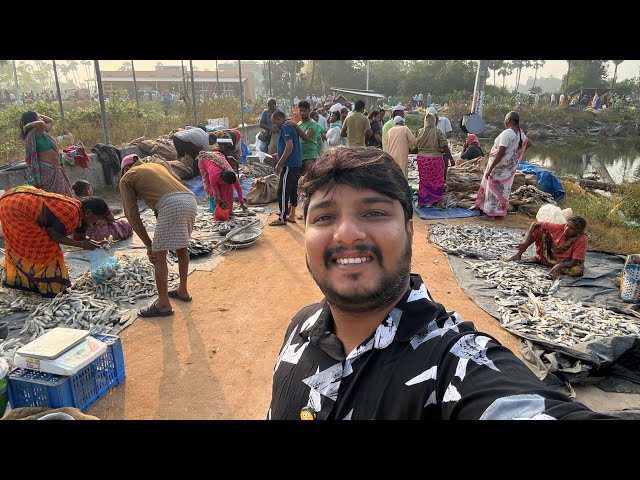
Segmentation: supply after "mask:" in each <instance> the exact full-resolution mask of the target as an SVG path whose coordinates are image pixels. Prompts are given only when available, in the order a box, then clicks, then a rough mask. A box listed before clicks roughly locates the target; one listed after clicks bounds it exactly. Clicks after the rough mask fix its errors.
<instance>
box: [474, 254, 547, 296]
mask: <svg viewBox="0 0 640 480" xmlns="http://www.w3.org/2000/svg"><path fill="white" fill-rule="evenodd" d="M466 263H467V265H469V266H470V267H471V269H472V270H474V271H475V272H476V276H477V277H480V278H484V279H485V280H486V281H487V283H489V284H490V285H493V286H495V287H496V288H497V289H498V291H499V292H501V293H504V294H505V295H527V292H528V291H530V292H532V293H534V294H535V295H552V294H554V293H555V292H556V291H557V290H558V288H559V286H560V279H559V278H557V279H555V280H552V279H551V278H549V269H548V268H545V267H542V266H537V265H523V264H521V263H517V262H501V261H496V260H488V261H480V262H466Z"/></svg>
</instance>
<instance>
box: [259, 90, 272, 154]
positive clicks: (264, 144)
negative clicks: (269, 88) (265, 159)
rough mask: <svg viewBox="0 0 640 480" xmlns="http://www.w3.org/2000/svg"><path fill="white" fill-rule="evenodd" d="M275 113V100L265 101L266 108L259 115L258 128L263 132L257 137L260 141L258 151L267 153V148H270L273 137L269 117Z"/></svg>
mask: <svg viewBox="0 0 640 480" xmlns="http://www.w3.org/2000/svg"><path fill="white" fill-rule="evenodd" d="M275 111H276V99H275V98H270V99H269V100H267V108H265V109H264V110H263V111H262V115H260V128H262V129H263V130H262V131H261V132H260V135H258V140H259V141H260V151H262V152H264V153H269V147H270V146H271V145H270V144H271V139H272V136H273V130H274V128H273V122H272V121H271V115H273V112H275Z"/></svg>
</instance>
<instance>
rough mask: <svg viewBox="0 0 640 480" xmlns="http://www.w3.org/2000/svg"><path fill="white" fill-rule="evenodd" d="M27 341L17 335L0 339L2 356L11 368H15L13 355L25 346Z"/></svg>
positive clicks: (0, 355) (0, 353) (0, 354)
mask: <svg viewBox="0 0 640 480" xmlns="http://www.w3.org/2000/svg"><path fill="white" fill-rule="evenodd" d="M25 343H28V342H25ZM25 343H23V342H22V341H21V340H20V339H19V338H17V337H14V338H10V339H8V340H0V357H2V358H4V359H5V360H6V361H7V363H8V364H9V368H10V369H11V368H13V357H14V356H15V354H16V350H18V349H19V348H20V347H22V346H24V345H25Z"/></svg>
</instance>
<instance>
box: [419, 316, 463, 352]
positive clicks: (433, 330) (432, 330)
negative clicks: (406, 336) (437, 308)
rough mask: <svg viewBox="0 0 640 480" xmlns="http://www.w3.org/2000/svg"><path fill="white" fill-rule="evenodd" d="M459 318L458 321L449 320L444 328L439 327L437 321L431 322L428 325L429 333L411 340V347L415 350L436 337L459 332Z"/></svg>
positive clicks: (454, 319)
mask: <svg viewBox="0 0 640 480" xmlns="http://www.w3.org/2000/svg"><path fill="white" fill-rule="evenodd" d="M459 318H460V317H457V319H456V318H451V317H449V318H447V319H446V320H445V322H444V325H443V326H442V328H439V327H438V322H437V321H436V320H432V321H431V322H429V325H427V333H422V334H420V335H416V336H414V337H413V338H412V339H411V346H412V347H413V349H414V350H415V349H416V348H418V347H419V346H420V345H422V344H423V343H424V342H426V341H427V340H431V339H432V338H434V337H441V336H443V335H444V334H445V333H447V332H448V331H449V330H453V331H454V332H458V331H459V330H458V325H457V324H458V323H460V322H459Z"/></svg>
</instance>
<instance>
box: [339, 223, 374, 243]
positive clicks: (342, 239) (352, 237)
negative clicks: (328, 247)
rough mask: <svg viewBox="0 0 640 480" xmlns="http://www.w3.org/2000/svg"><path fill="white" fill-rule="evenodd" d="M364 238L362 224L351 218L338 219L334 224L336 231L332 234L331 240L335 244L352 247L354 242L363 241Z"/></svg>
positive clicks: (364, 232)
mask: <svg viewBox="0 0 640 480" xmlns="http://www.w3.org/2000/svg"><path fill="white" fill-rule="evenodd" d="M366 237H367V233H366V230H365V228H363V225H362V223H361V222H358V221H357V220H356V219H354V218H353V217H340V218H339V219H338V221H337V222H336V230H335V232H334V234H333V239H334V241H335V242H336V243H339V244H342V245H352V244H353V243H355V242H358V241H362V240H364V239H365V238H366Z"/></svg>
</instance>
